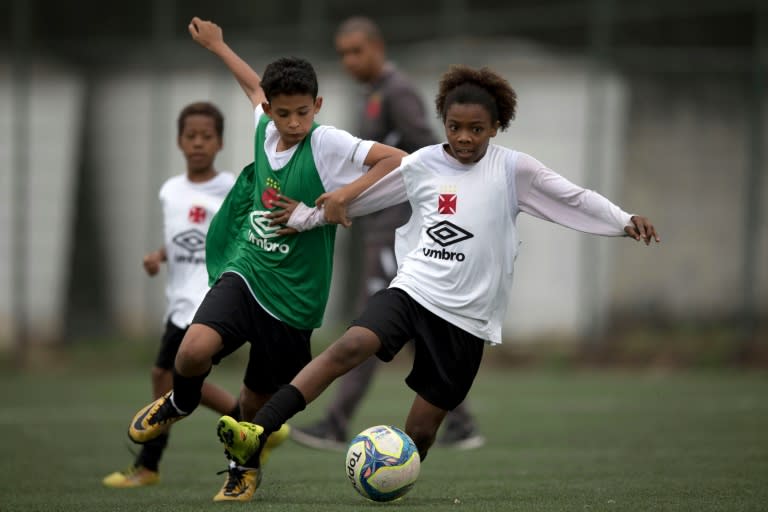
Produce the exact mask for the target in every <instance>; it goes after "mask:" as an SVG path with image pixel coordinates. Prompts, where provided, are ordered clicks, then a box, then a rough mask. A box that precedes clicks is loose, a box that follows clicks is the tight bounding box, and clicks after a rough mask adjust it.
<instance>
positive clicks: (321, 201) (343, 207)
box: [315, 188, 352, 228]
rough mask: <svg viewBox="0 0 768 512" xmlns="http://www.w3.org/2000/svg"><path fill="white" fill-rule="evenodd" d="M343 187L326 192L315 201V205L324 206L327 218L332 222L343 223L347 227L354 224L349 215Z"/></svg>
mask: <svg viewBox="0 0 768 512" xmlns="http://www.w3.org/2000/svg"><path fill="white" fill-rule="evenodd" d="M343 190H344V189H343V188H341V189H338V190H334V191H333V192H326V193H325V194H323V195H321V196H320V197H318V198H317V201H315V206H317V207H318V208H320V207H322V208H323V211H324V212H325V220H326V221H327V222H328V223H330V224H341V225H342V226H344V227H345V228H348V227H349V226H351V225H352V221H351V220H349V218H348V217H347V200H346V199H345V194H344V192H343Z"/></svg>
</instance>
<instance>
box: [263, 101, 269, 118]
mask: <svg viewBox="0 0 768 512" xmlns="http://www.w3.org/2000/svg"><path fill="white" fill-rule="evenodd" d="M261 108H262V109H263V110H264V113H265V114H267V115H268V116H269V117H270V118H271V117H272V106H271V105H270V104H269V102H268V101H265V102H263V103H262V104H261Z"/></svg>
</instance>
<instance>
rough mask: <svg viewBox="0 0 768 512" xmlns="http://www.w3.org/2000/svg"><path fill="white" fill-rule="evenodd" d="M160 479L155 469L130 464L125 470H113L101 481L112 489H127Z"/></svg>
mask: <svg viewBox="0 0 768 512" xmlns="http://www.w3.org/2000/svg"><path fill="white" fill-rule="evenodd" d="M159 481H160V475H159V474H158V472H157V471H152V470H149V469H147V468H145V467H144V466H131V467H129V468H128V469H126V470H125V471H115V472H114V473H111V474H109V475H107V476H105V477H104V479H103V480H102V481H101V483H103V484H104V485H105V486H106V487H112V488H113V489H129V488H133V487H144V486H147V485H154V484H156V483H158V482H159Z"/></svg>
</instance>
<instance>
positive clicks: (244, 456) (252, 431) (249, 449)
mask: <svg viewBox="0 0 768 512" xmlns="http://www.w3.org/2000/svg"><path fill="white" fill-rule="evenodd" d="M263 433H264V429H263V428H262V427H261V426H259V425H256V424H254V423H249V422H247V421H241V422H238V421H237V420H236V419H235V418H233V417H231V416H222V417H221V418H219V423H218V424H217V425H216V434H217V435H218V436H219V441H221V442H222V444H223V445H224V451H225V452H226V454H227V457H229V459H231V460H233V461H235V462H237V463H238V464H240V465H243V464H245V463H247V462H248V459H250V458H251V456H252V455H253V454H255V453H256V452H257V451H258V450H259V447H260V446H261V440H260V439H259V436H260V435H261V434H263Z"/></svg>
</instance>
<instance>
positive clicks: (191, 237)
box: [172, 229, 205, 252]
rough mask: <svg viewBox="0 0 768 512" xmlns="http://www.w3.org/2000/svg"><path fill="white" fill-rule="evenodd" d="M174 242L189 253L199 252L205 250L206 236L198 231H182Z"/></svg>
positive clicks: (174, 238)
mask: <svg viewBox="0 0 768 512" xmlns="http://www.w3.org/2000/svg"><path fill="white" fill-rule="evenodd" d="M172 241H173V243H175V244H176V245H178V246H179V247H181V248H182V249H186V250H188V251H189V252H197V251H202V250H204V249H205V234H204V233H203V232H201V231H198V230H196V229H188V230H186V231H182V232H181V233H179V234H178V235H176V236H175V237H173V239H172Z"/></svg>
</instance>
